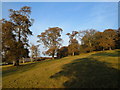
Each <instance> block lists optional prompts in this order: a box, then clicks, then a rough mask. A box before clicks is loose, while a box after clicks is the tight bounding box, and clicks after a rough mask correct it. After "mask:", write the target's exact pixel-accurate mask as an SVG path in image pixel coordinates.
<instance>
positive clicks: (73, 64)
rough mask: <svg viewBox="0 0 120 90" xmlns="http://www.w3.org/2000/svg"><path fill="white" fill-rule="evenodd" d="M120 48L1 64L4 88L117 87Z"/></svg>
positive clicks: (119, 70)
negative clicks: (32, 61)
mask: <svg viewBox="0 0 120 90" xmlns="http://www.w3.org/2000/svg"><path fill="white" fill-rule="evenodd" d="M119 53H120V50H111V51H109V50H108V51H100V52H92V53H87V54H81V55H77V56H68V57H65V58H62V59H56V60H46V61H41V62H36V63H31V64H25V65H21V66H19V67H13V66H11V67H3V88H117V87H118V73H119V72H120V69H119V68H118V66H120V63H119V62H118V58H119V56H118V54H119Z"/></svg>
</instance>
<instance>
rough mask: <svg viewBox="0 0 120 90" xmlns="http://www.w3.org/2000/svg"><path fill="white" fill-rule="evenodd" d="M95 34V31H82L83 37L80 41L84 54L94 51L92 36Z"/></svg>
mask: <svg viewBox="0 0 120 90" xmlns="http://www.w3.org/2000/svg"><path fill="white" fill-rule="evenodd" d="M96 32H97V31H96V30H94V29H90V30H85V31H84V36H83V37H82V39H81V45H84V46H85V49H84V50H85V51H86V52H91V51H93V50H95V47H94V43H95V38H94V34H95V33H96Z"/></svg>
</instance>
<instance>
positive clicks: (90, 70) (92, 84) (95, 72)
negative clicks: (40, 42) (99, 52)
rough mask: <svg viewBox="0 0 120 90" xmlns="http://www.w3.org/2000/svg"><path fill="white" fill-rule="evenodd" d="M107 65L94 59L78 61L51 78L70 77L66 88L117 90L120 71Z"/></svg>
mask: <svg viewBox="0 0 120 90" xmlns="http://www.w3.org/2000/svg"><path fill="white" fill-rule="evenodd" d="M107 64H108V63H103V62H100V61H97V60H94V59H93V58H82V59H77V60H74V61H73V62H72V63H70V64H66V65H64V67H63V70H62V71H60V72H58V73H56V74H54V75H53V76H51V77H50V78H52V79H55V78H59V77H60V76H65V77H68V78H69V80H68V81H66V82H65V83H63V85H64V86H65V87H66V88H117V87H118V72H120V71H119V70H117V69H114V68H111V67H108V66H107Z"/></svg>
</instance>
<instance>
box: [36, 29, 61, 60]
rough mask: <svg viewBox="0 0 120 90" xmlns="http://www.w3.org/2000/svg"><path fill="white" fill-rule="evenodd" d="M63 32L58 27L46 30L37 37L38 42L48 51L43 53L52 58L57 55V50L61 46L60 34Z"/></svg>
mask: <svg viewBox="0 0 120 90" xmlns="http://www.w3.org/2000/svg"><path fill="white" fill-rule="evenodd" d="M62 31H63V30H62V29H61V28H59V27H53V28H48V29H47V30H45V32H42V33H41V34H40V35H38V36H37V37H38V38H39V40H38V42H39V43H42V44H43V45H44V46H45V47H46V48H48V50H47V51H46V52H45V53H46V54H47V55H49V56H52V57H53V59H54V56H55V55H56V53H57V49H59V47H60V46H61V41H62V38H61V32H62Z"/></svg>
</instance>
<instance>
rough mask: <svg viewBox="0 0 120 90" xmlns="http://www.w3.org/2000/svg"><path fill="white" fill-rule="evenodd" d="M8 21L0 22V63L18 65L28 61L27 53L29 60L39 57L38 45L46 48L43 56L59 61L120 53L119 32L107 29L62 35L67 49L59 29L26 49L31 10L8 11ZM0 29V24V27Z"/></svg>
mask: <svg viewBox="0 0 120 90" xmlns="http://www.w3.org/2000/svg"><path fill="white" fill-rule="evenodd" d="M9 11H10V15H9V20H5V19H2V20H0V22H1V23H2V28H1V29H2V40H1V43H2V60H3V62H4V61H7V62H9V61H13V64H14V65H15V66H16V65H19V60H20V59H21V58H23V57H24V58H26V57H29V49H30V50H31V55H32V57H37V56H39V54H40V52H39V48H38V47H39V45H40V44H42V45H44V46H45V47H46V48H47V51H45V52H44V54H47V55H49V56H52V57H53V59H54V57H55V56H57V57H58V58H62V57H65V56H68V55H73V56H74V55H78V54H80V53H87V52H92V51H100V50H108V49H110V50H111V49H120V46H119V45H120V29H118V30H114V29H107V30H104V31H103V32H100V31H97V30H94V29H90V30H84V31H72V32H71V33H67V34H66V35H67V36H68V37H69V45H68V46H62V43H63V40H62V38H61V34H62V31H63V30H62V29H61V28H59V27H52V28H48V29H47V30H45V31H44V32H42V33H41V34H40V35H37V37H38V41H37V42H38V43H39V45H32V46H31V47H30V48H29V44H28V41H29V40H28V35H32V32H31V30H30V29H29V28H30V27H31V26H32V24H33V21H34V20H33V19H31V18H30V14H31V8H30V7H27V6H25V7H22V8H21V9H20V10H13V9H10V10H9ZM0 25H1V24H0Z"/></svg>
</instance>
